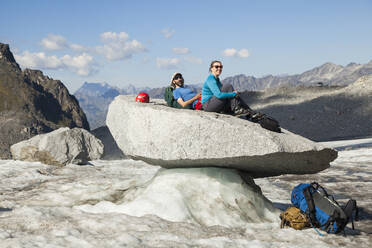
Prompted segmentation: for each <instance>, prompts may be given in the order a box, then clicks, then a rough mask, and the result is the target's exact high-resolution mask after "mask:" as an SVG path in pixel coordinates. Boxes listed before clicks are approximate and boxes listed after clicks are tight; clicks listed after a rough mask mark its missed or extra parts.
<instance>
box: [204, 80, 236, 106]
mask: <svg viewBox="0 0 372 248" xmlns="http://www.w3.org/2000/svg"><path fill="white" fill-rule="evenodd" d="M221 86H222V85H221V82H220V79H219V78H215V77H214V76H213V74H210V75H209V76H208V77H207V80H205V82H204V84H203V88H202V100H201V103H202V104H203V103H205V102H207V101H208V100H209V99H210V98H211V97H212V96H215V97H217V98H234V97H235V96H236V93H235V92H221V90H220V89H221Z"/></svg>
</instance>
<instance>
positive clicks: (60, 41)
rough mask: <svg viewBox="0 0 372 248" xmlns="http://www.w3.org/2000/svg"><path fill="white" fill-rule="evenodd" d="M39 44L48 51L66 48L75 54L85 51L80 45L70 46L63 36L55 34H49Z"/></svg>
mask: <svg viewBox="0 0 372 248" xmlns="http://www.w3.org/2000/svg"><path fill="white" fill-rule="evenodd" d="M40 44H41V46H42V47H43V48H45V49H46V50H50V51H56V50H63V49H68V48H70V49H72V50H74V51H77V52H84V51H86V50H87V49H86V48H85V47H84V46H82V45H79V44H70V43H69V42H67V40H66V39H65V38H64V37H63V36H61V35H56V34H49V35H48V36H47V37H46V38H44V39H42V40H41V42H40Z"/></svg>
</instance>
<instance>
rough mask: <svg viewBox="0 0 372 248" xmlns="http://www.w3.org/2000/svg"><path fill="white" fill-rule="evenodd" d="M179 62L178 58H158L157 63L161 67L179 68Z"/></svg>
mask: <svg viewBox="0 0 372 248" xmlns="http://www.w3.org/2000/svg"><path fill="white" fill-rule="evenodd" d="M179 63H180V60H179V59H177V58H156V65H157V66H158V67H159V68H161V69H177V68H178V65H179Z"/></svg>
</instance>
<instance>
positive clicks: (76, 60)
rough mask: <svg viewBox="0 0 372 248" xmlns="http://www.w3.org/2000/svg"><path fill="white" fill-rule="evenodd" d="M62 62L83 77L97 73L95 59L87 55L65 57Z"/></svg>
mask: <svg viewBox="0 0 372 248" xmlns="http://www.w3.org/2000/svg"><path fill="white" fill-rule="evenodd" d="M61 61H62V63H63V64H64V65H66V66H67V67H68V68H69V69H71V70H72V71H74V72H75V73H77V74H78V75H81V76H88V75H91V74H93V73H95V72H97V71H96V69H95V62H94V59H93V57H92V56H90V55H89V54H87V53H83V54H81V55H78V56H70V55H65V56H63V57H62V58H61Z"/></svg>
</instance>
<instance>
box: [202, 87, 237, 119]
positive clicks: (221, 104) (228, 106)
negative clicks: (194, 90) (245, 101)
mask: <svg viewBox="0 0 372 248" xmlns="http://www.w3.org/2000/svg"><path fill="white" fill-rule="evenodd" d="M220 90H221V92H233V91H234V88H233V87H232V85H231V84H223V85H222V87H221V89H220ZM237 106H240V100H239V98H222V99H220V98H217V97H215V96H212V97H211V98H210V99H209V100H208V101H207V102H205V103H203V110H204V111H207V112H223V113H226V114H232V113H233V112H234V111H233V110H234V109H235V108H236V107H237Z"/></svg>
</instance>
